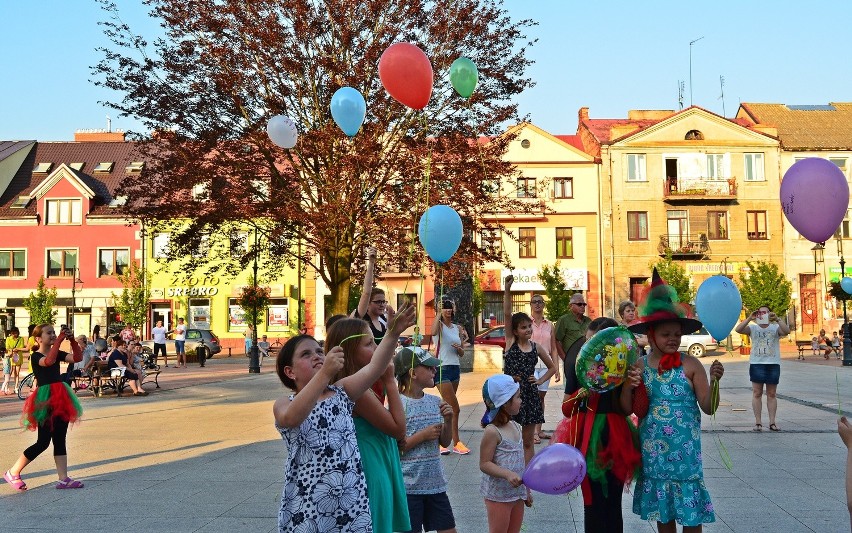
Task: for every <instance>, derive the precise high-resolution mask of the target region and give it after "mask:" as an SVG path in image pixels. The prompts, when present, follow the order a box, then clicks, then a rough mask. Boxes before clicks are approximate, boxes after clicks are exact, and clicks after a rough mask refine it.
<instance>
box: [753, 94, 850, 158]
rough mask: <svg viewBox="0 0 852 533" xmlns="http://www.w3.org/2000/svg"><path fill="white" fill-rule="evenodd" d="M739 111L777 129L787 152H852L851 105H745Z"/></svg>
mask: <svg viewBox="0 0 852 533" xmlns="http://www.w3.org/2000/svg"><path fill="white" fill-rule="evenodd" d="M740 108H741V110H742V111H744V112H745V114H746V115H747V117H748V118H750V119H751V120H752V121H754V122H755V123H757V124H760V125H764V126H774V127H775V128H776V129H777V130H778V137H779V138H780V139H781V146H782V147H783V148H784V149H786V150H852V103H849V102H845V103H843V102H839V103H835V102H832V103H831V104H830V105H828V106H825V105H814V106H788V105H785V104H766V103H753V102H751V103H745V102H743V103H742V104H740ZM739 115H740V116H742V113H739Z"/></svg>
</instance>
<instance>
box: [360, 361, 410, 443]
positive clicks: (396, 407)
mask: <svg viewBox="0 0 852 533" xmlns="http://www.w3.org/2000/svg"><path fill="white" fill-rule="evenodd" d="M382 383H383V384H384V386H385V391H387V396H388V408H387V409H385V406H384V405H382V402H381V401H379V399H378V398H377V397H376V395H375V394H365V395H363V396H361V398H359V399H358V401H357V402H355V415H357V416H360V417H362V418H364V419H365V420H366V421H367V422H369V423H370V424H372V425H373V427H375V428H376V429H378V430H379V431H381V432H382V433H384V434H385V435H389V436H391V437H393V438H394V439H397V440H401V439H404V438H405V409H404V408H403V407H402V399H400V397H399V389H398V388H397V387H396V379H395V378H394V367H393V363H391V364H389V365H388V366H387V369H386V370H385V372H384V373H383V374H382Z"/></svg>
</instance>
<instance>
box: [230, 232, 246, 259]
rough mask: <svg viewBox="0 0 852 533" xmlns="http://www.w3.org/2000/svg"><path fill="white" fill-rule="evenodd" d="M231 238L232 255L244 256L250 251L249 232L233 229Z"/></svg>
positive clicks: (235, 256)
mask: <svg viewBox="0 0 852 533" xmlns="http://www.w3.org/2000/svg"><path fill="white" fill-rule="evenodd" d="M229 240H230V243H229V244H230V251H231V257H234V258H237V257H242V256H244V255H245V254H246V252H248V233H246V232H245V231H232V232H231V234H230V236H229Z"/></svg>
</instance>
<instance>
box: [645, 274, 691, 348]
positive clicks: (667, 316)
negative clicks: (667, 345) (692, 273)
mask: <svg viewBox="0 0 852 533" xmlns="http://www.w3.org/2000/svg"><path fill="white" fill-rule="evenodd" d="M637 310H638V311H639V322H637V323H636V324H633V325H632V326H630V327H629V328H628V329H629V330H630V331H632V332H633V333H640V334H644V333H646V332H647V331H648V328H651V327H654V326H655V325H658V324H663V323H665V322H678V323H680V325H681V329H682V333H683V334H684V335H688V334H690V333H695V332H696V331H698V330H699V329H701V326H702V324H701V322H699V321H698V320H696V319H694V318H691V317H690V316H689V315H690V310H689V306H687V305H685V304H682V303H680V301H679V300H678V297H677V291H675V290H674V288H673V287H672V286H671V285H669V284H668V283H666V282H665V281H664V280H663V278H661V277H660V273H659V272H657V269H656V268H654V274H653V276H652V277H651V286H650V288H649V289H648V291H647V293H646V294H645V298H644V299H643V300H642V302H641V303H640V304H639V305H638V306H637Z"/></svg>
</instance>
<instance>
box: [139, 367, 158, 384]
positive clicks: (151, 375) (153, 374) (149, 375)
mask: <svg viewBox="0 0 852 533" xmlns="http://www.w3.org/2000/svg"><path fill="white" fill-rule="evenodd" d="M160 372H162V371H161V370H160V369H159V368H157V369H156V370H155V369H150V370H144V371H143V374H145V375H144V376H143V377H142V380H141V381H139V387H142V388H144V387H143V386H144V385H145V384H146V383H151V382H153V383H154V385H156V386H157V387H156V388H158V389H159V388H160Z"/></svg>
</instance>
